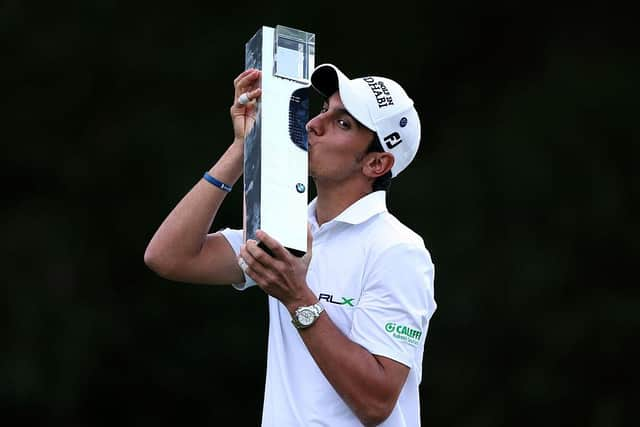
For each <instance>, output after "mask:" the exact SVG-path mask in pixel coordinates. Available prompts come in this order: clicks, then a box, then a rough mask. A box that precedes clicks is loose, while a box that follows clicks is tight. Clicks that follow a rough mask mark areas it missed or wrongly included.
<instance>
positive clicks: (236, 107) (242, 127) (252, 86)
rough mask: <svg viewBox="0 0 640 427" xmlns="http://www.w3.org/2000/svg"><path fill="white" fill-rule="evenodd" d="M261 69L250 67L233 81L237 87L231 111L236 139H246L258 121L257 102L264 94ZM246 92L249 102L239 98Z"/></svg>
mask: <svg viewBox="0 0 640 427" xmlns="http://www.w3.org/2000/svg"><path fill="white" fill-rule="evenodd" d="M260 76H261V72H260V70H256V69H253V68H251V69H248V70H245V71H243V72H242V73H240V75H238V77H236V78H235V80H234V81H233V86H234V88H235V90H234V95H233V104H232V105H231V109H230V113H231V120H232V121H233V134H234V137H235V139H236V140H241V141H242V140H244V137H245V135H247V134H248V133H249V132H250V131H251V129H252V128H253V125H254V123H255V121H256V102H255V101H257V99H258V98H259V97H260V95H261V94H262V89H261V88H260ZM243 94H246V96H247V97H248V102H247V103H245V104H243V103H241V102H240V100H239V98H240V96H241V95H243Z"/></svg>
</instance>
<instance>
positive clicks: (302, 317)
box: [298, 308, 316, 326]
mask: <svg viewBox="0 0 640 427" xmlns="http://www.w3.org/2000/svg"><path fill="white" fill-rule="evenodd" d="M315 318H316V314H315V313H314V312H313V310H310V309H308V308H305V309H304V310H300V312H299V313H298V322H300V324H302V325H304V326H309V325H310V324H312V323H313V321H314V320H315Z"/></svg>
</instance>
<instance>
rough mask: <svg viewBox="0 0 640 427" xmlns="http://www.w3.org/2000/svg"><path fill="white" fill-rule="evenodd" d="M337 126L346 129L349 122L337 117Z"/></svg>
mask: <svg viewBox="0 0 640 427" xmlns="http://www.w3.org/2000/svg"><path fill="white" fill-rule="evenodd" d="M337 122H338V126H340V127H341V128H345V129H348V128H349V122H348V121H346V120H342V119H338V120H337Z"/></svg>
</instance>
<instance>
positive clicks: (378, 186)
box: [367, 133, 392, 191]
mask: <svg viewBox="0 0 640 427" xmlns="http://www.w3.org/2000/svg"><path fill="white" fill-rule="evenodd" d="M367 153H384V148H382V144H380V138H378V135H377V134H375V133H374V134H373V140H372V141H371V144H369V148H367ZM391 178H392V177H391V171H390V170H389V171H387V173H385V174H384V175H382V176H379V177H377V178H376V180H375V181H373V185H372V186H371V187H372V188H371V189H372V190H373V191H378V190H384V191H389V187H390V186H391Z"/></svg>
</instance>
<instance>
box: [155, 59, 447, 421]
mask: <svg viewBox="0 0 640 427" xmlns="http://www.w3.org/2000/svg"><path fill="white" fill-rule="evenodd" d="M259 79H260V71H258V70H247V71H244V72H243V73H241V74H240V75H239V76H238V77H237V78H236V79H235V80H234V86H235V98H234V99H235V102H234V103H233V105H232V107H231V117H232V121H233V128H234V135H235V138H234V141H233V143H232V144H231V145H230V147H229V148H228V149H227V151H226V152H225V153H224V154H223V155H222V157H221V158H220V159H219V160H218V161H217V162H216V164H215V165H214V166H213V167H212V168H211V170H210V171H209V172H208V173H207V174H205V178H204V179H202V180H200V181H199V182H198V183H197V184H196V185H195V186H194V187H193V188H192V189H191V190H190V191H189V192H188V193H187V194H186V196H185V197H184V198H183V199H182V200H181V201H180V202H179V203H178V205H177V206H176V207H175V208H174V210H173V211H172V212H171V213H170V214H169V216H168V217H167V219H166V220H165V221H164V222H163V224H162V225H161V226H160V228H159V229H158V231H157V232H156V234H155V236H154V237H153V239H152V240H151V242H150V243H149V246H148V248H147V251H146V253H145V262H146V263H147V265H148V266H149V267H150V268H151V269H153V270H154V271H156V272H157V273H158V274H160V275H162V276H164V277H166V278H169V279H172V280H177V281H183V282H197V283H210V284H229V283H233V284H234V287H236V288H237V289H246V288H248V287H250V286H253V285H257V286H259V287H260V288H261V289H262V290H263V291H264V292H266V293H267V294H268V295H269V348H268V357H267V379H266V388H265V400H264V410H263V419H262V425H263V426H274V427H286V426H291V427H294V426H295V427H300V426H315V425H323V426H332V427H339V426H356V425H379V424H380V425H384V426H394V427H395V426H411V427H415V426H418V425H420V399H419V390H418V386H419V384H420V381H421V377H422V358H423V349H424V344H425V338H426V333H427V328H428V325H429V320H430V318H431V316H432V315H433V313H434V311H435V309H436V303H435V300H434V290H433V279H434V266H433V263H432V261H431V257H430V255H429V252H428V251H427V249H426V248H425V246H424V243H423V241H422V239H421V238H420V237H419V236H418V235H417V234H415V233H414V232H412V231H411V230H409V229H408V228H407V227H406V226H404V225H402V224H401V223H400V222H399V221H398V220H397V219H396V218H395V217H394V216H393V215H391V214H390V213H389V212H388V211H387V208H386V203H385V195H386V192H385V191H384V189H386V187H388V185H389V183H390V178H391V177H395V176H397V175H398V174H399V173H400V172H402V170H403V169H404V168H406V167H407V166H408V165H409V163H410V162H411V161H412V160H413V158H414V157H415V154H416V152H417V149H418V146H419V141H420V122H419V118H418V114H417V112H416V110H415V108H414V106H413V101H412V100H411V99H410V98H409V97H408V96H407V94H406V93H405V91H404V90H403V89H402V88H401V87H400V86H399V85H398V84H397V83H396V82H394V81H392V80H390V79H386V78H382V77H364V78H357V79H353V80H350V79H349V78H347V77H346V76H345V75H344V74H343V73H342V72H341V71H340V70H338V69H337V68H336V67H335V66H333V65H331V64H323V65H320V66H318V67H317V68H316V69H315V70H314V71H313V74H312V76H311V84H312V86H313V87H314V88H315V89H316V90H317V91H318V92H319V93H320V94H321V95H322V96H323V97H324V98H325V102H324V105H323V107H322V110H321V111H320V113H319V114H318V115H317V116H315V117H314V118H313V119H311V120H310V121H309V122H308V124H307V131H308V145H309V147H308V148H309V174H310V176H311V177H312V178H313V181H314V183H315V185H316V190H317V197H316V198H315V199H314V200H313V201H312V202H311V203H310V204H309V210H308V221H309V232H308V249H307V254H306V255H305V256H303V257H296V256H294V255H292V254H291V253H289V252H288V250H286V249H285V248H283V246H282V245H281V244H280V243H279V242H277V241H276V240H274V239H273V238H272V237H271V236H269V235H267V234H266V233H265V232H263V231H258V232H257V233H256V237H257V239H258V240H259V241H260V242H261V243H262V244H264V245H266V247H267V248H268V249H269V250H270V252H271V255H270V254H268V253H267V252H265V251H263V250H262V249H261V248H260V247H259V246H258V242H256V241H253V240H248V241H247V242H246V243H245V242H243V237H242V230H230V229H224V230H222V231H220V232H217V233H212V234H208V232H209V229H210V227H211V224H212V221H213V218H214V217H215V215H216V212H217V210H218V208H219V207H220V204H221V203H222V201H223V199H224V197H225V195H226V192H227V191H229V190H230V184H233V183H235V182H236V181H237V180H238V178H239V177H240V176H241V174H242V168H243V139H244V132H245V125H247V126H248V128H249V129H250V128H251V126H252V125H253V122H254V119H255V100H256V99H257V98H258V97H259V96H260V95H261V89H260V87H259ZM207 181H208V182H207ZM380 187H382V188H383V189H382V190H380V191H374V190H377V189H378V188H380Z"/></svg>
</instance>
